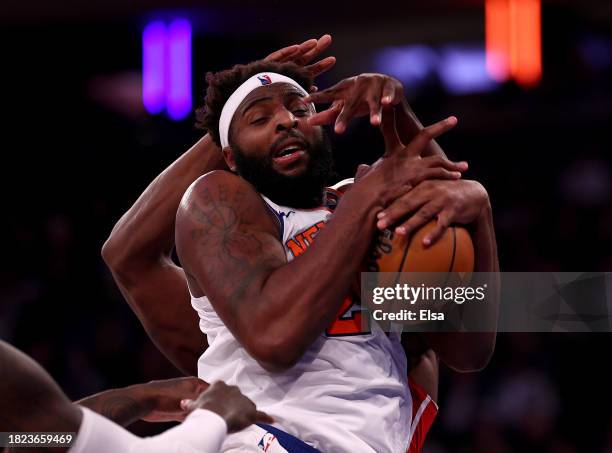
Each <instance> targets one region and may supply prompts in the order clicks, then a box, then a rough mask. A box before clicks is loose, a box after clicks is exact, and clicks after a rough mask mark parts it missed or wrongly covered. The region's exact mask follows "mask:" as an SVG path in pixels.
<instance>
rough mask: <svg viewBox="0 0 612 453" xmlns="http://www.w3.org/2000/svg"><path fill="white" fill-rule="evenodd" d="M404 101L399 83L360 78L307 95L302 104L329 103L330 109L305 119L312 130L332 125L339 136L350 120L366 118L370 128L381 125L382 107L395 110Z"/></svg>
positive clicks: (375, 77) (366, 76)
mask: <svg viewBox="0 0 612 453" xmlns="http://www.w3.org/2000/svg"><path fill="white" fill-rule="evenodd" d="M403 99H404V88H403V87H402V84H401V83H400V82H399V80H397V79H394V78H393V77H390V76H387V75H384V74H360V75H358V76H355V77H349V78H348V79H344V80H341V81H340V82H338V83H337V84H335V85H334V86H332V87H330V88H327V89H326V90H322V91H318V92H316V93H311V94H310V96H309V97H308V98H306V99H305V101H306V102H314V103H322V102H325V103H328V102H329V103H331V107H330V108H328V109H327V110H323V111H321V112H319V113H316V114H315V115H313V116H311V117H310V118H309V119H308V122H309V123H310V124H312V125H314V126H319V125H327V124H332V123H334V122H335V125H334V131H335V132H336V133H337V134H341V133H343V132H344V131H345V130H346V126H347V124H348V122H349V121H350V120H351V119H352V118H357V117H360V116H366V115H368V114H369V115H370V123H371V124H372V125H373V126H378V125H380V124H381V121H382V115H383V107H390V106H395V105H397V104H399V103H400V102H402V100H403Z"/></svg>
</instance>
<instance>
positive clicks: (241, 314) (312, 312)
mask: <svg viewBox="0 0 612 453" xmlns="http://www.w3.org/2000/svg"><path fill="white" fill-rule="evenodd" d="M377 202H378V201H377V199H376V194H375V190H369V191H368V190H359V189H358V185H357V184H356V185H355V186H354V187H353V189H352V190H351V191H350V193H347V194H346V195H345V198H344V199H343V202H342V203H341V204H340V205H339V207H338V209H337V211H336V213H335V214H334V216H333V218H332V219H331V220H330V221H329V223H328V224H327V226H326V227H325V228H324V229H323V230H322V231H321V232H320V233H319V234H318V236H317V240H316V241H315V242H314V243H313V245H311V246H310V247H309V248H308V250H307V251H306V252H305V253H303V254H302V255H300V256H299V257H297V258H296V259H295V260H293V261H292V262H290V263H287V262H286V258H285V252H284V250H283V247H282V244H281V243H280V242H279V238H278V225H277V224H275V223H274V219H272V218H271V217H270V216H269V215H268V214H267V212H268V211H267V209H266V207H265V205H264V202H263V200H262V199H261V197H260V196H259V195H258V194H257V193H256V192H255V191H254V189H253V188H252V187H251V186H250V185H249V184H248V183H247V182H246V181H244V180H243V179H241V178H239V177H238V176H235V175H232V174H230V173H228V172H213V173H211V174H208V175H205V176H204V177H202V178H200V179H199V180H198V181H197V182H196V183H195V184H194V185H193V186H192V187H191V188H190V189H189V190H188V192H187V193H186V195H185V198H184V199H183V201H182V202H181V206H180V208H179V211H178V213H177V222H176V234H177V236H176V245H177V251H178V253H179V256H180V259H181V262H182V263H183V265H184V267H185V270H186V272H188V273H189V274H190V275H191V276H192V277H193V278H194V280H195V281H196V282H197V284H198V286H199V287H200V288H201V289H203V290H204V291H205V292H206V294H207V296H208V297H209V298H210V300H211V302H212V304H213V306H214V307H215V310H216V311H217V313H218V314H219V316H220V317H221V319H222V320H223V322H224V323H225V325H226V326H227V327H228V328H229V329H230V330H231V331H232V333H233V334H234V336H235V337H236V338H237V339H238V341H240V342H241V343H242V344H243V346H244V347H245V349H246V350H247V351H248V352H249V353H250V354H251V355H252V356H253V357H254V358H255V359H257V360H258V361H259V362H260V363H261V364H262V365H263V366H266V367H267V368H268V369H278V368H281V369H282V368H287V367H290V366H291V365H293V364H294V363H295V362H296V361H297V360H298V359H299V358H300V357H301V356H302V354H303V353H304V352H305V351H306V349H307V348H308V347H309V346H310V345H311V344H312V343H313V342H314V341H315V339H316V338H317V337H318V336H319V335H320V334H321V332H322V331H323V330H324V329H325V328H326V327H328V325H329V324H330V323H331V321H332V320H333V318H334V316H335V315H336V314H337V311H338V309H339V307H340V304H341V303H342V299H343V296H344V295H345V294H346V293H347V291H348V289H349V286H350V283H351V279H352V278H353V277H354V275H355V272H357V270H358V268H359V266H360V263H361V258H362V257H363V256H364V255H365V253H366V251H367V248H368V245H369V242H370V238H371V237H372V234H373V232H374V216H375V205H376V203H377ZM321 263H325V269H322V268H321ZM309 276H311V277H312V278H309ZM257 326H265V328H262V329H257Z"/></svg>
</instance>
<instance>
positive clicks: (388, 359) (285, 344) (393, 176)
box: [176, 62, 496, 452]
mask: <svg viewBox="0 0 612 453" xmlns="http://www.w3.org/2000/svg"><path fill="white" fill-rule="evenodd" d="M363 78H364V79H366V80H367V79H368V78H369V76H367V75H366V76H363ZM370 79H371V77H370ZM387 79H389V78H387ZM311 83H312V80H311V77H310V75H309V74H308V72H307V71H303V70H301V69H300V68H299V67H297V66H295V65H288V64H285V65H279V64H274V63H270V62H257V63H254V64H251V65H246V66H237V67H235V68H233V69H232V70H229V71H224V72H221V73H219V74H217V75H216V76H214V77H209V89H208V93H207V98H206V112H205V115H204V118H203V122H204V124H205V126H206V127H207V129H208V132H209V134H211V136H212V137H213V140H215V142H216V143H218V144H220V145H221V148H222V150H223V155H224V158H225V161H226V163H227V165H228V167H229V168H230V170H232V172H234V173H230V172H225V171H215V172H211V173H209V174H207V175H205V176H203V177H201V178H199V179H198V180H197V181H196V182H195V183H194V184H193V185H192V186H191V187H190V189H189V190H188V191H187V193H186V194H185V197H184V198H183V201H182V203H181V206H180V207H179V211H178V213H177V220H176V247H177V252H178V254H179V257H180V259H181V263H182V265H183V268H184V270H185V273H186V275H187V280H188V283H189V288H190V291H191V293H192V305H193V306H194V308H196V310H197V311H198V313H199V315H200V326H201V328H202V330H203V331H204V332H206V333H207V335H208V340H209V348H208V350H207V351H206V352H205V353H204V354H203V355H202V357H201V358H200V361H199V375H200V376H201V377H205V378H213V379H215V378H219V377H221V376H224V377H225V378H227V379H230V380H234V381H235V382H240V384H241V386H242V387H243V388H244V391H245V393H246V394H247V395H249V396H250V397H252V398H253V399H254V400H255V401H256V402H257V403H258V404H260V405H261V406H262V407H264V408H265V409H266V410H267V411H269V412H270V413H272V414H273V415H274V416H275V418H276V419H277V420H278V425H277V428H281V429H282V430H284V431H288V432H290V433H291V434H293V435H295V436H297V437H298V438H301V439H303V440H307V441H308V443H309V444H310V445H314V446H315V447H317V448H320V449H321V450H323V451H360V452H361V451H363V452H366V451H375V452H387V451H389V452H391V451H406V450H407V449H408V446H409V444H410V438H411V432H412V431H413V430H414V427H411V422H412V420H411V418H412V417H411V407H412V406H411V396H410V392H409V389H408V384H407V382H406V375H407V369H406V360H405V354H404V352H403V350H402V347H401V344H400V340H399V334H398V333H397V332H394V333H392V334H391V335H388V336H387V335H385V334H384V332H382V331H381V330H380V328H378V327H377V326H376V325H373V326H372V331H371V332H362V331H360V330H359V328H360V323H358V322H357V323H356V322H354V320H353V319H355V318H356V317H358V316H359V307H358V306H356V305H354V304H353V301H351V300H350V299H349V300H348V302H347V299H346V295H347V294H348V292H349V287H350V285H351V283H352V280H353V279H354V277H355V275H356V273H357V272H358V270H359V267H360V264H361V262H362V260H363V258H364V255H365V253H366V251H367V248H368V245H369V243H370V241H371V239H372V235H373V233H374V229H375V228H376V223H377V220H378V221H379V222H384V219H385V218H393V219H395V218H398V219H401V218H403V217H404V216H405V215H409V214H411V213H412V212H413V210H414V208H409V206H408V203H407V200H411V199H412V198H416V197H419V198H424V199H426V201H425V202H424V204H423V206H425V207H427V206H428V205H430V204H435V205H440V206H443V207H445V206H448V205H449V200H448V199H449V197H450V199H452V203H450V205H451V206H452V207H453V209H447V210H446V212H445V217H446V219H445V220H446V221H448V222H449V224H450V223H465V224H468V225H471V226H473V227H474V242H475V244H476V246H475V247H476V255H477V270H480V271H486V270H489V271H492V270H494V267H495V261H496V256H495V248H494V237H493V229H492V222H491V216H490V210H489V209H488V198H487V197H486V192H484V195H483V193H482V192H483V191H482V190H481V189H480V188H478V187H475V184H474V183H473V182H471V181H462V180H458V177H459V176H460V172H461V171H462V170H464V169H465V168H464V166H462V165H460V164H457V163H453V162H450V161H448V160H446V159H444V158H441V157H439V156H435V157H423V154H424V151H425V150H426V149H427V148H428V147H429V146H430V145H431V143H430V140H431V139H433V138H435V137H437V136H438V135H439V134H441V133H443V132H445V131H447V130H449V129H450V128H452V127H453V126H454V124H455V122H456V120H454V119H453V118H449V119H447V120H445V121H442V122H440V123H437V124H435V125H433V126H430V127H429V128H425V129H424V130H423V131H421V132H419V133H418V134H417V136H416V137H415V138H414V139H413V140H412V141H411V142H410V143H408V145H407V146H403V144H402V143H401V140H400V138H399V137H398V136H397V133H396V131H395V112H396V110H397V108H401V107H398V106H400V104H401V103H399V102H396V100H395V99H394V98H395V95H393V94H391V95H387V94H385V95H380V96H379V99H378V100H375V101H374V102H378V103H383V104H387V107H388V108H387V110H386V112H384V113H383V116H382V125H383V131H384V135H385V140H386V143H387V150H388V156H387V157H385V158H384V159H381V160H380V161H379V162H378V163H377V164H376V165H374V166H373V167H372V168H371V169H370V170H369V171H367V172H366V174H365V175H364V176H362V177H361V178H360V179H359V180H358V181H356V182H355V184H353V186H352V187H351V189H350V190H349V191H347V193H346V194H345V195H344V196H343V197H342V200H341V201H340V203H339V204H338V207H337V209H336V211H335V213H334V215H333V216H331V212H330V210H329V207H328V206H326V201H327V199H328V197H326V194H325V192H324V190H323V187H324V183H325V181H326V179H327V177H328V176H329V175H330V165H331V154H330V152H329V148H328V147H327V146H326V140H325V135H324V133H323V131H322V129H321V127H320V126H316V125H312V124H310V123H309V119H310V118H311V117H313V115H314V110H313V108H312V106H311V105H310V104H308V103H307V102H305V98H306V97H307V92H306V89H307V88H308V87H310V86H311ZM384 86H386V84H385V85H384ZM356 90H357V91H359V87H358V88H357V89H356ZM349 91H350V90H349ZM381 93H384V91H381ZM389 97H391V98H392V99H388V98H389ZM385 99H387V100H388V101H387V102H383V100H385ZM345 105H349V106H350V104H346V103H345ZM366 105H367V104H366ZM359 107H360V108H361V106H359ZM332 108H335V109H336V110H340V111H342V110H341V109H343V108H344V107H343V105H342V102H340V103H337V104H336V105H335V106H334V107H332ZM357 110H359V109H357ZM433 180H435V181H433ZM439 180H443V181H439ZM450 183H453V184H454V185H453V186H451V185H450ZM438 185H439V187H442V189H437V188H436V187H437V186H438ZM468 186H469V187H468ZM451 188H454V189H455V190H452V189H451ZM453 192H460V193H461V195H460V196H459V199H458V198H457V195H453ZM410 193H414V194H415V195H413V196H412V195H411V196H409V194H410ZM427 198H429V199H427ZM442 198H443V199H442ZM420 206H421V205H418V207H420ZM418 207H417V210H418ZM444 209H445V208H444ZM431 211H432V209H431V207H430V208H428V209H425V210H424V211H423V212H421V213H420V214H419V213H418V212H417V215H418V216H419V217H427V216H429V218H432V217H433V216H435V215H436V214H438V216H440V212H441V211H438V212H436V213H432V212H431ZM381 212H382V213H383V215H382V217H377V216H378V214H379V213H381ZM385 214H386V215H385ZM386 216H389V217H386ZM409 225H410V220H408V224H407V225H406V226H403V227H402V228H406V229H408V226H409ZM379 226H380V225H379ZM400 231H401V230H400ZM315 236H316V240H315V241H313V239H314V237H315ZM343 305H344V306H345V308H346V309H345V310H343V311H344V312H345V313H346V312H349V311H351V310H352V318H353V319H346V318H345V317H343V316H338V313H339V311H340V308H341V306H343ZM449 340H450V341H449ZM428 342H429V343H430V344H432V346H434V348H433V349H434V350H435V351H436V352H438V353H439V354H440V357H441V359H442V360H443V361H444V362H446V363H447V364H449V365H451V366H453V367H455V368H457V369H463V370H471V369H477V368H480V367H482V366H483V365H484V363H486V361H487V360H488V358H489V356H490V353H491V350H492V347H493V344H494V335H483V336H481V337H478V338H477V337H474V336H467V335H459V334H445V335H444V337H439V338H438V340H437V343H436V341H434V340H429V339H428ZM322 420H324V423H323V422H322ZM264 428H265V429H267V428H266V427H265V426H264V427H263V428H260V427H255V428H251V429H249V430H247V431H245V432H244V433H240V434H235V435H232V436H229V437H228V438H227V439H226V441H225V442H224V446H223V451H257V444H256V443H253V441H252V439H257V437H258V436H260V435H261V434H262V433H263V434H264V435H265V434H266V431H265V429H264Z"/></svg>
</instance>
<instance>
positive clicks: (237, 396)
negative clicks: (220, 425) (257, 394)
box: [181, 381, 274, 433]
mask: <svg viewBox="0 0 612 453" xmlns="http://www.w3.org/2000/svg"><path fill="white" fill-rule="evenodd" d="M181 407H182V408H183V409H184V410H186V411H187V412H191V411H193V410H195V409H207V410H209V411H213V412H215V413H217V414H219V415H220V416H221V417H223V419H224V420H225V422H226V423H227V432H228V433H235V432H237V431H240V430H242V429H244V428H246V427H247V426H249V425H252V424H253V423H257V422H263V423H274V419H273V418H272V417H270V416H269V415H268V414H266V413H264V412H261V411H258V410H257V408H256V407H255V404H254V403H253V402H252V401H251V400H250V399H248V398H247V397H246V396H244V395H243V394H242V393H241V392H240V389H239V388H238V387H236V386H234V385H226V384H225V383H224V382H221V381H218V382H215V383H214V384H212V385H211V386H210V387H209V388H208V389H207V390H206V391H204V392H203V393H202V394H200V396H198V398H197V399H195V400H185V401H181Z"/></svg>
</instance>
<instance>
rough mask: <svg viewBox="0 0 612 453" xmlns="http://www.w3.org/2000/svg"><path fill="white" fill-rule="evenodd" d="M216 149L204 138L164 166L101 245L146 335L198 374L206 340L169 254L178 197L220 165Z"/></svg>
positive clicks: (178, 364) (189, 371)
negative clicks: (164, 168) (202, 176)
mask: <svg viewBox="0 0 612 453" xmlns="http://www.w3.org/2000/svg"><path fill="white" fill-rule="evenodd" d="M224 165H225V164H224V161H223V158H222V155H221V151H220V150H219V149H218V148H217V147H216V146H215V145H214V143H213V142H212V140H211V139H210V137H208V136H205V137H204V138H202V139H201V140H200V141H198V143H196V144H195V145H194V146H193V147H192V148H191V149H190V150H188V151H187V152H186V153H185V154H183V155H182V156H181V157H180V158H179V159H177V160H176V161H175V162H174V163H173V164H172V165H170V166H169V167H168V168H167V169H166V170H164V171H163V172H162V173H161V174H160V175H159V176H158V177H157V178H155V180H153V182H151V184H150V185H149V187H147V189H146V190H145V191H144V192H143V193H142V195H141V196H140V197H139V198H138V200H137V201H136V203H134V205H133V206H132V207H131V208H130V209H129V210H128V211H127V212H126V213H125V214H124V215H123V216H122V217H121V219H120V220H119V221H118V222H117V224H116V225H115V227H114V228H113V231H112V232H111V234H110V237H109V238H108V240H107V241H106V243H105V244H104V247H103V248H102V256H103V258H104V261H105V262H106V264H107V265H108V267H109V268H110V270H111V272H112V274H113V277H114V278H115V281H116V283H117V285H118V286H119V289H120V290H121V292H122V294H123V295H124V297H125V298H126V300H127V301H128V303H129V304H130V307H131V308H132V310H134V312H135V313H136V315H137V316H138V319H140V322H141V323H142V325H143V326H144V328H145V330H146V331H147V333H148V334H149V337H151V339H152V340H153V342H154V343H155V345H156V346H157V347H158V348H159V349H160V350H161V351H162V352H163V353H164V355H166V357H167V358H168V359H169V360H170V361H171V362H172V363H173V364H174V365H175V366H176V367H177V368H178V369H179V370H181V371H182V372H183V373H185V374H188V375H194V374H196V372H197V366H196V365H197V360H198V356H199V355H200V354H201V353H202V352H203V351H204V350H205V349H206V347H207V344H206V339H205V337H204V335H203V334H202V332H200V331H199V329H198V319H197V314H196V312H195V311H194V310H193V309H192V308H191V306H190V304H189V300H190V296H189V291H188V288H187V283H186V281H185V275H184V273H183V271H182V270H181V269H180V268H179V267H177V266H176V265H175V264H174V263H173V262H172V258H171V252H172V248H173V245H174V219H175V215H176V209H177V207H178V204H179V202H180V199H181V197H182V196H183V194H184V193H185V190H186V189H187V187H189V185H190V184H191V183H192V182H193V181H195V180H196V179H197V178H198V177H199V176H201V175H202V174H204V173H206V172H207V171H211V170H213V169H215V168H223V166H224Z"/></svg>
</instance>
